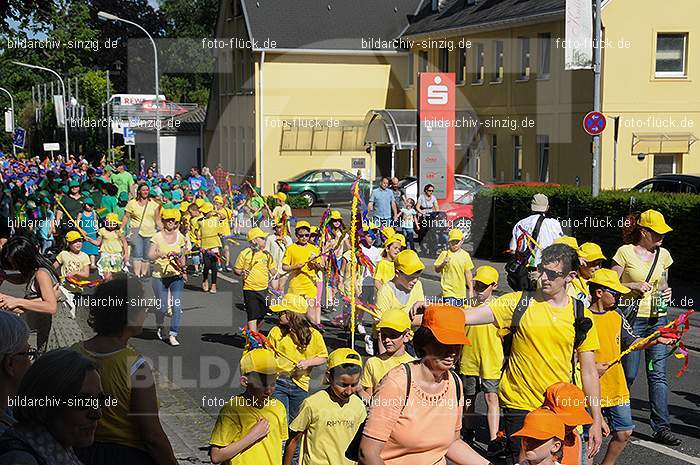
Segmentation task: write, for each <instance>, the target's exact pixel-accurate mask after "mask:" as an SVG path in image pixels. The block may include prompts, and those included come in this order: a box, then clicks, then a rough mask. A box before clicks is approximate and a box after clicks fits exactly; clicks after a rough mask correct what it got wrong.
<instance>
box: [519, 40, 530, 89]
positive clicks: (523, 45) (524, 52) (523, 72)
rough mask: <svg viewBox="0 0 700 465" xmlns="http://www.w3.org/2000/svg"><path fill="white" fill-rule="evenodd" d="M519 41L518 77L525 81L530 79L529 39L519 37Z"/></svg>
mask: <svg viewBox="0 0 700 465" xmlns="http://www.w3.org/2000/svg"><path fill="white" fill-rule="evenodd" d="M519 42H520V75H519V76H518V79H519V80H521V81H526V80H528V79H530V39H528V38H527V37H521V38H520V39H519Z"/></svg>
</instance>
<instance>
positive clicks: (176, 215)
mask: <svg viewBox="0 0 700 465" xmlns="http://www.w3.org/2000/svg"><path fill="white" fill-rule="evenodd" d="M160 217H161V218H162V219H164V220H175V221H180V211H179V210H175V209H174V208H165V209H163V210H161V211H160Z"/></svg>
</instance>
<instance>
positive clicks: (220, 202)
mask: <svg viewBox="0 0 700 465" xmlns="http://www.w3.org/2000/svg"><path fill="white" fill-rule="evenodd" d="M214 209H215V210H216V214H217V215H218V216H219V229H220V230H219V234H220V236H221V241H222V246H221V248H222V249H223V259H224V262H223V263H222V264H221V265H220V266H219V271H233V269H232V268H231V266H230V263H231V251H230V250H229V245H230V244H231V243H230V242H229V241H228V236H230V235H231V218H233V212H232V211H231V209H230V208H228V207H227V206H226V205H225V204H224V198H223V197H221V196H220V195H217V196H215V197H214ZM224 238H226V239H224Z"/></svg>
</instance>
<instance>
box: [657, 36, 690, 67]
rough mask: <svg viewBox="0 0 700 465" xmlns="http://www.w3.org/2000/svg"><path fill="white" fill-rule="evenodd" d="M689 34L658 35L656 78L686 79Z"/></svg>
mask: <svg viewBox="0 0 700 465" xmlns="http://www.w3.org/2000/svg"><path fill="white" fill-rule="evenodd" d="M687 51H688V34H685V33H665V32H664V33H661V32H660V33H658V34H657V35H656V77H685V76H686V75H687V69H686V66H687V64H686V62H687Z"/></svg>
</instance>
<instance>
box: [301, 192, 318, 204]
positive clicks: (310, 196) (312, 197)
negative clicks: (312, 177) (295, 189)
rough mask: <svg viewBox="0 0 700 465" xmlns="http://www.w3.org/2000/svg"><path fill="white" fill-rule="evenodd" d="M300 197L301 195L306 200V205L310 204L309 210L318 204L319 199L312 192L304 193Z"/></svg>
mask: <svg viewBox="0 0 700 465" xmlns="http://www.w3.org/2000/svg"><path fill="white" fill-rule="evenodd" d="M299 195H301V196H302V197H303V198H305V199H306V203H308V204H309V208H310V207H313V206H314V205H315V204H316V202H318V199H317V198H316V194H314V193H313V192H311V191H304V192H302V193H301V194H299Z"/></svg>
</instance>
